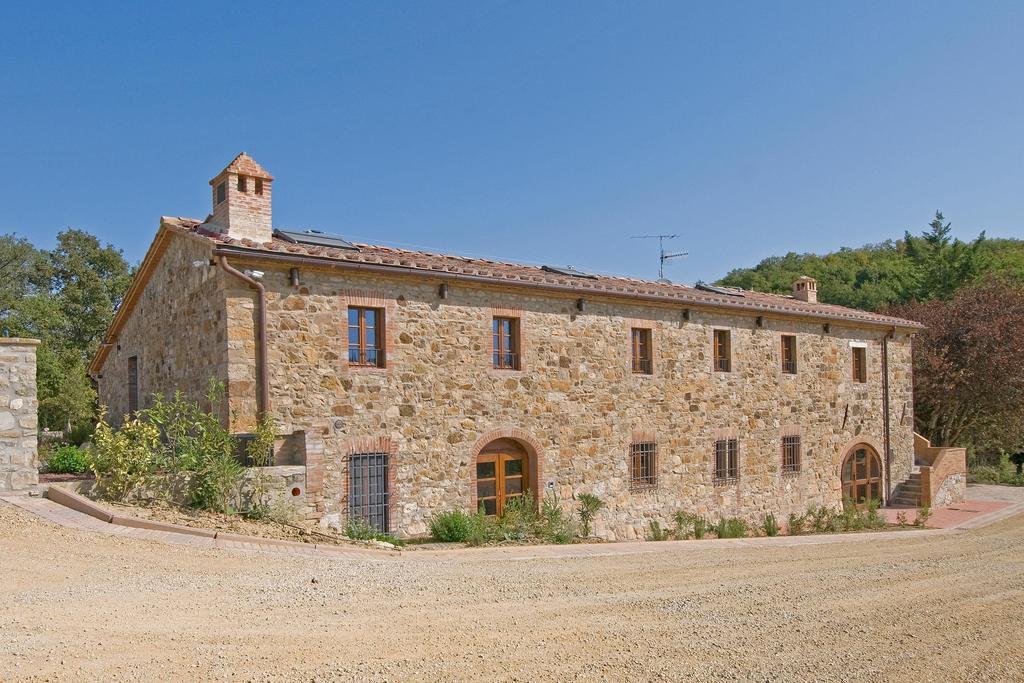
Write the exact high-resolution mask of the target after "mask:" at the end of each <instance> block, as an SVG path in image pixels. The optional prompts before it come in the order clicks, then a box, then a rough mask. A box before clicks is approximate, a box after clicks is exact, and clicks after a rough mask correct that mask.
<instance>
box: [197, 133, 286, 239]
mask: <svg viewBox="0 0 1024 683" xmlns="http://www.w3.org/2000/svg"><path fill="white" fill-rule="evenodd" d="M273 182H274V176H272V175H270V174H269V173H267V171H266V169H264V168H263V167H262V166H260V165H259V164H258V163H256V160H255V159H253V158H252V157H251V156H249V155H248V154H246V153H245V152H242V153H241V154H239V155H238V156H237V157H235V159H234V161H232V162H231V163H230V164H228V165H227V167H226V168H225V169H224V170H223V171H221V172H220V173H218V174H217V176H216V177H215V178H214V179H213V180H211V181H210V189H211V190H212V193H211V196H212V199H213V215H212V216H211V217H210V219H209V220H208V222H207V227H209V228H210V229H213V230H217V231H219V232H221V233H223V234H225V235H227V236H228V237H233V238H235V239H239V240H241V239H250V240H252V241H253V242H259V243H261V244H262V243H263V242H269V241H270V240H271V238H272V236H273V233H274V228H273V224H272V222H271V203H270V186H271V184H273Z"/></svg>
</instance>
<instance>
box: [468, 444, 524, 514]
mask: <svg viewBox="0 0 1024 683" xmlns="http://www.w3.org/2000/svg"><path fill="white" fill-rule="evenodd" d="M529 474H530V473H529V459H528V458H527V456H526V453H524V452H523V451H522V450H521V449H515V448H506V449H502V450H494V451H488V452H485V453H481V454H480V455H479V457H478V458H477V461H476V499H477V506H478V508H482V509H483V511H484V514H487V515H501V513H502V512H504V511H505V505H506V504H507V503H508V502H509V501H510V500H514V499H516V498H519V497H520V496H522V495H523V494H524V493H525V492H526V491H528V490H529V481H530V477H529Z"/></svg>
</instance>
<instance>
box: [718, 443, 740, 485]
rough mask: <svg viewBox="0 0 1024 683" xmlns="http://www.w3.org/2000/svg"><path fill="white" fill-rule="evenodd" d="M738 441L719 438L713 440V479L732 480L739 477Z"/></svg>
mask: <svg viewBox="0 0 1024 683" xmlns="http://www.w3.org/2000/svg"><path fill="white" fill-rule="evenodd" d="M739 450H740V449H739V442H738V441H737V440H736V439H720V440H718V441H716V442H715V479H716V480H718V481H723V482H727V481H734V480H736V479H739V478H740V458H739Z"/></svg>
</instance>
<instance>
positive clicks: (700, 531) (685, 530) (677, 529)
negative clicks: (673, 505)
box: [672, 510, 708, 541]
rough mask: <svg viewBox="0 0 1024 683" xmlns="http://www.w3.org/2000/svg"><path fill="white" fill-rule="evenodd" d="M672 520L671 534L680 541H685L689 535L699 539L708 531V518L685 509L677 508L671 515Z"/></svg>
mask: <svg viewBox="0 0 1024 683" xmlns="http://www.w3.org/2000/svg"><path fill="white" fill-rule="evenodd" d="M672 521H673V525H672V535H673V536H675V537H676V538H677V539H679V540H680V541H685V540H686V539H687V538H689V537H690V536H691V535H692V536H693V537H694V538H695V539H697V540H700V539H702V538H704V536H705V534H707V532H708V520H706V519H705V518H704V517H702V516H701V515H698V514H692V513H689V512H686V511H685V510H677V511H676V513H675V514H674V515H673V516H672Z"/></svg>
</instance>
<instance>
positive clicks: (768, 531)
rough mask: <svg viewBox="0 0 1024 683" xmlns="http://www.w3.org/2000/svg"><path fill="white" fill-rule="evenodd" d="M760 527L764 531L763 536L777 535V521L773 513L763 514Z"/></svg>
mask: <svg viewBox="0 0 1024 683" xmlns="http://www.w3.org/2000/svg"><path fill="white" fill-rule="evenodd" d="M761 529H762V531H764V535H765V536H778V535H779V531H780V529H779V522H778V520H776V519H775V515H773V514H772V513H770V512H769V513H768V514H767V515H765V516H764V521H763V522H762V523H761Z"/></svg>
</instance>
